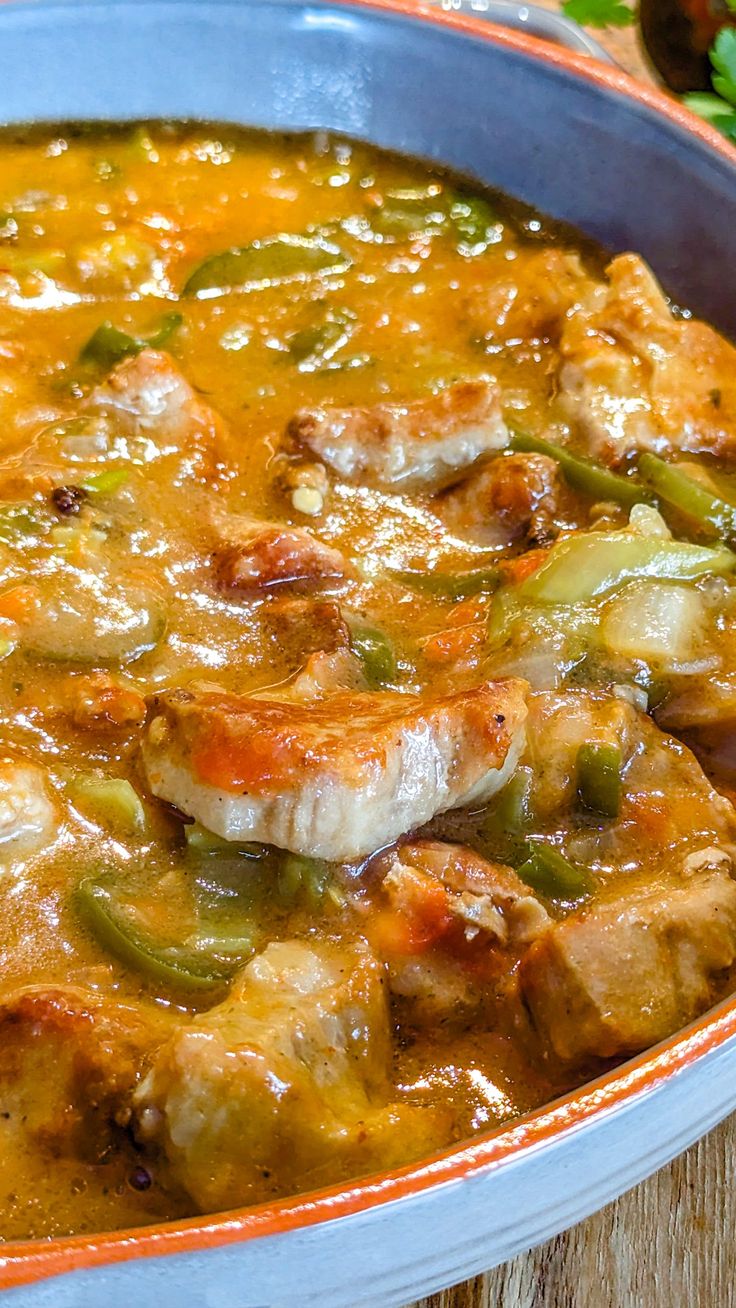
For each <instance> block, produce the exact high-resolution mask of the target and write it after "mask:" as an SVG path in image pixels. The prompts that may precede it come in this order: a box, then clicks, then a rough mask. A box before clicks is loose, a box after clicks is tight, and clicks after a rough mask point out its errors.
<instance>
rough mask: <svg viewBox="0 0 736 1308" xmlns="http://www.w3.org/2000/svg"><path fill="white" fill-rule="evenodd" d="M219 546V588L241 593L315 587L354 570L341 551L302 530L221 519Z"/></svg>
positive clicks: (217, 550)
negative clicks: (284, 587)
mask: <svg viewBox="0 0 736 1308" xmlns="http://www.w3.org/2000/svg"><path fill="white" fill-rule="evenodd" d="M217 529H218V536H219V540H220V543H219V544H218V546H217V548H216V550H215V553H214V559H213V562H214V568H215V574H216V576H217V580H218V582H219V584H220V586H222V587H223V589H225V590H235V591H239V592H241V593H248V592H252V593H258V592H259V591H268V590H271V589H272V588H275V587H279V586H287V587H289V588H290V589H292V590H294V589H296V590H306V589H313V588H314V587H319V586H323V585H325V583H327V582H330V581H333V582H334V581H338V580H339V579H340V578H342V577H344V576H346V575H347V574H348V573H349V572H350V568H349V566H348V564H347V561H346V560H345V558H344V557H343V555H342V554H340V552H339V550H336V549H333V548H332V546H331V545H325V544H324V542H323V541H321V540H318V539H317V537H316V536H312V535H311V533H310V532H309V531H307V530H306V528H304V527H288V526H287V525H286V524H285V523H279V522H259V521H257V520H256V519H248V518H244V517H240V516H238V517H235V516H232V515H231V516H229V517H222V518H220V519H218V522H217Z"/></svg>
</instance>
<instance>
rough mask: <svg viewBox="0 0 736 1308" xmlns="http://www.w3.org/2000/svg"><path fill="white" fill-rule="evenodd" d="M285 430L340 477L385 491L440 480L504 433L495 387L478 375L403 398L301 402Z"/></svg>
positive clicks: (502, 439)
mask: <svg viewBox="0 0 736 1308" xmlns="http://www.w3.org/2000/svg"><path fill="white" fill-rule="evenodd" d="M287 434H288V438H289V440H290V441H291V443H292V444H293V445H294V446H295V447H296V448H297V449H303V450H309V451H310V452H311V453H312V454H314V455H316V457H317V458H319V459H321V460H322V461H323V462H324V463H326V464H327V466H328V467H329V468H332V470H333V471H334V472H336V473H337V474H338V476H340V477H343V478H344V479H345V480H346V481H357V482H362V481H366V482H371V483H372V484H374V485H376V486H379V487H383V488H385V489H387V490H393V489H397V490H423V489H434V488H437V487H439V486H442V485H443V484H446V483H447V482H449V481H452V480H453V479H456V478H457V476H458V475H459V474H461V473H462V472H464V471H465V470H466V469H468V468H470V467H471V466H472V465H473V464H474V463H475V462H477V460H478V459H480V458H481V457H482V456H484V455H487V454H490V453H493V452H494V451H496V450H501V449H503V448H504V446H505V445H507V444H508V440H509V434H508V431H507V429H506V425H505V423H504V421H503V417H502V415H501V402H500V395H499V391H498V389H497V387H495V386H492V385H491V384H490V383H489V382H480V381H479V382H459V383H458V384H457V385H455V386H449V387H448V388H447V389H446V390H444V391H440V392H439V394H437V395H431V396H429V397H428V398H427V399H425V400H417V401H414V402H413V403H410V404H376V405H373V406H372V407H371V408H368V409H359V408H355V409H336V408H322V409H302V410H301V412H299V413H297V414H296V416H295V417H294V418H293V419H292V421H291V423H290V424H289V428H288V433H287Z"/></svg>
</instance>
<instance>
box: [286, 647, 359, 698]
mask: <svg viewBox="0 0 736 1308" xmlns="http://www.w3.org/2000/svg"><path fill="white" fill-rule="evenodd" d="M338 690H352V691H362V690H368V682H367V681H366V678H365V673H364V671H363V665H362V663H361V661H360V659H359V658H358V656H357V654H354V653H353V651H352V650H351V649H333V650H317V651H316V652H315V653H314V654H310V656H309V658H308V659H307V661H306V663H305V664H304V667H303V668H302V670H301V672H299V673H298V674H297V676H296V677H295V678H294V680H293V681H292V682H291V683H290V684H289V686H288V687H287V688H286V692H285V693H286V694H287V695H288V696H289V697H290V698H293V699H299V700H302V701H303V702H305V703H306V702H307V700H310V699H324V698H325V696H327V695H330V694H333V693H334V692H335V691H338Z"/></svg>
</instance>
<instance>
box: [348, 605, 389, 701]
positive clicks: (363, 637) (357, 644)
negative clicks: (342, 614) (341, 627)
mask: <svg viewBox="0 0 736 1308" xmlns="http://www.w3.org/2000/svg"><path fill="white" fill-rule="evenodd" d="M348 627H349V628H350V647H351V649H352V651H353V653H354V654H356V655H357V656H358V658H359V659H360V662H361V664H362V666H363V674H364V676H365V679H366V681H367V682H368V685H369V687H370V689H371V690H381V689H382V687H384V686H386V685H389V684H391V683H392V682H394V681H395V680H396V675H397V666H396V655H395V653H394V650H393V646H392V645H391V642H390V640H389V638H388V636H387V635H386V633H385V631H381V629H380V627H373V626H371V625H370V624H368V623H364V622H360V621H358V620H356V619H354V618H349V619H348Z"/></svg>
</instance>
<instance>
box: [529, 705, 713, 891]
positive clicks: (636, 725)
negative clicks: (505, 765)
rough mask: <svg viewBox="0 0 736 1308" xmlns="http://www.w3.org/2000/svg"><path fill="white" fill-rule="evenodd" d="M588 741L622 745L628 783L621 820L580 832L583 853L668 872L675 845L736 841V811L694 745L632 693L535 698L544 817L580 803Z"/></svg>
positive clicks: (539, 806) (534, 746)
mask: <svg viewBox="0 0 736 1308" xmlns="http://www.w3.org/2000/svg"><path fill="white" fill-rule="evenodd" d="M586 744H606V745H611V746H613V747H614V748H615V749H617V750H618V752H619V756H620V760H621V769H622V779H623V786H622V792H621V804H620V812H619V814H618V817H617V819H616V821H615V822H612V823H609V824H608V825H607V826H606V828H605V829H604V830H603V831H601V830H595V829H593V830H587V829H585V828H584V829H582V830H580V831H577V832H576V835H575V849H576V857H580V858H582V860H583V861H584V862H585V861H591V862H596V861H598V860H602V861H603V862H604V863H606V864H608V863H609V862H610V863H612V864H613V865H614V866H620V867H622V868H626V869H627V870H628V871H631V869H632V868H635V867H637V866H639V867H642V869H643V868H645V867H646V869H647V870H648V871H649V872H650V873H652V874H654V873H655V872H656V871H657V870H658V869H659V870H662V871H663V872H665V873H669V872H670V871H671V868H672V857H673V854H674V853H675V852H676V851H678V852H679V851H681V850H682V851H684V850H686V849H687V848H691V847H692V846H693V844H694V843H696V842H697V843H698V844H701V845H707V844H722V843H725V844H727V845H730V844H732V843H735V842H736V813H734V809H733V807H732V805H731V804H730V803H729V801H728V800H727V799H725V798H723V797H722V796H721V795H718V794H716V792H715V791H714V789H713V787H712V785H711V784H710V782H709V781H708V778H707V777H706V776H705V774H704V772H703V770H702V768H701V767H700V765H699V763H698V762H697V760H696V759H695V757H694V756H693V754H692V753H691V752H690V750H689V749H687V748H686V747H685V746H684V745H683V744H682V743H681V742H680V741H679V740H674V739H673V738H672V737H671V736H668V735H666V734H665V733H664V732H662V731H660V730H659V729H658V727H657V726H655V724H654V723H653V722H652V721H651V719H650V718H648V717H647V715H646V714H645V713H642V712H639V711H638V710H637V709H636V708H634V707H633V705H632V704H630V703H629V702H628V701H627V700H624V699H620V698H618V697H617V696H614V695H610V694H591V693H590V692H585V691H574V690H573V691H565V692H562V693H559V694H557V693H545V694H538V695H532V696H531V697H530V700H529V717H528V722H527V750H526V753H525V755H524V761H526V762H528V763H530V764H531V768H532V773H533V788H532V797H531V803H532V808H533V810H534V812H535V814H537V816H538V817H539V818H540V819H541V820H542V821H546V822H552V823H555V824H557V823H559V821H560V819H561V817H562V815H563V814H564V813H565V812H570V811H571V810H572V809H574V808H575V807H576V805H577V790H576V785H577V757H578V752H579V750H580V748H581V746H583V745H586ZM683 856H684V854H683Z"/></svg>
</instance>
